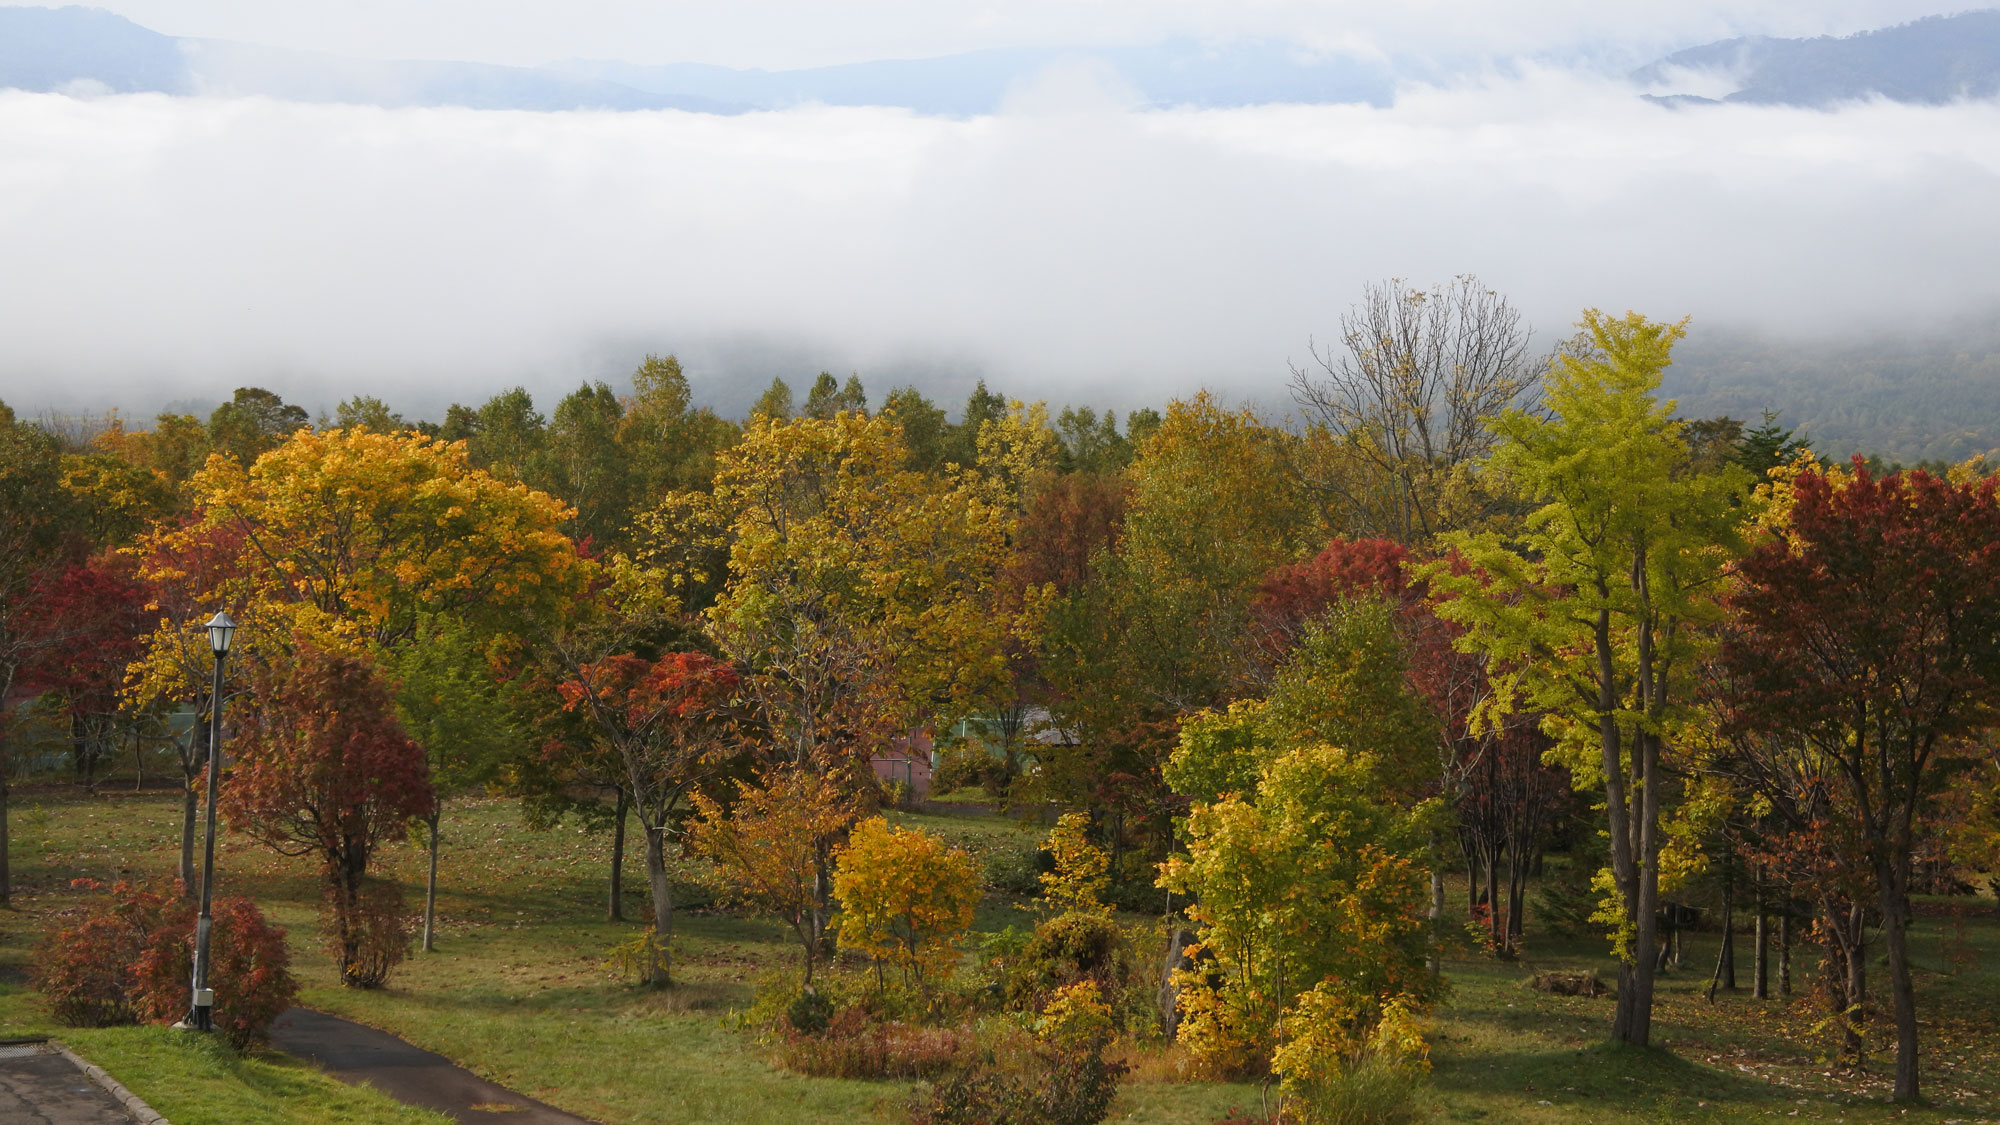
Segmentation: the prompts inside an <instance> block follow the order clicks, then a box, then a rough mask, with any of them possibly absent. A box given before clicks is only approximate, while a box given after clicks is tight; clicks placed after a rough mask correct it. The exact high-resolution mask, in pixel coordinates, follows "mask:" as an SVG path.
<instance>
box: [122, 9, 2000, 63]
mask: <svg viewBox="0 0 2000 1125" xmlns="http://www.w3.org/2000/svg"><path fill="white" fill-rule="evenodd" d="M93 6H95V7H101V8H106V9H109V10H111V11H114V12H117V13H119V14H121V15H124V16H126V17H127V18H129V19H132V20H134V21H135V22H138V23H141V24H144V25H145V26H147V27H150V28H152V29H153V30H155V31H159V32H163V33H165V34H168V35H182V36H201V37H209V38H219V39H239V40H244V41H248V42H255V43H263V44H266V45H269V46H276V47H294V48H300V49H307V50H321V51H331V52H335V53H340V54H353V55H363V56H369V57H378V58H438V59H458V60H467V61H478V62H494V63H509V64H514V65H521V66H537V65H541V64H544V63H550V62H556V61H559V60H562V59H569V58H599V59H618V60H622V61H625V62H637V63H665V62H705V63H718V64H722V65H727V66H738V67H765V68H773V69H775V68H785V67H799V66H815V65H824V64H830V63H841V62H856V61H863V60H867V59H880V58H915V57H928V56H934V55H945V54H952V53H955V52H959V51H968V50H976V49H979V48H982V47H1008V46H1044V47H1046V46H1106V45H1142V44H1147V43H1153V42H1157V41H1159V40H1161V39H1165V38H1168V37H1174V36H1190V37H1194V38H1199V39H1211V40H1229V39H1237V38H1246V37H1249V38H1270V39H1284V40H1290V41H1293V42H1297V43H1299V44H1301V45H1302V46H1305V47H1308V48H1313V47H1317V48H1321V49H1360V50H1380V51H1384V52H1388V53H1409V54H1417V55H1431V54H1453V55H1458V54H1466V53H1471V54H1481V55H1484V54H1507V55H1511V54H1523V53H1533V52H1537V51H1548V50H1569V49H1574V48H1577V47H1582V46H1590V45H1602V44H1606V43H1617V44H1621V45H1623V47H1622V50H1623V51H1626V52H1636V53H1638V54H1640V55H1644V56H1646V57H1650V56H1651V55H1656V54H1660V53H1664V51H1665V50H1672V49H1674V48H1678V47H1683V46H1689V45H1692V44H1694V43H1700V42H1706V41H1708V40H1712V39H1721V38H1727V37H1729V36H1732V35H1743V34H1768V35H1785V36H1799V35H1823V34H1847V33H1851V32H1855V31H1863V30H1867V29H1869V28H1874V27H1882V26H1885V25H1889V24H1895V23H1903V22H1907V21H1909V20H1912V19H1916V18H1918V17H1920V16H1925V15H1934V14H1939V13H1948V12H1955V11H1961V10H1963V9H1964V8H1965V6H1966V5H1965V4H1964V3H1963V2H1960V3H1951V2H1949V0H1946V2H1936V0H1929V2H1926V0H1815V2H1814V3H1811V4H1801V3H1798V2H1797V0H1621V2H1619V3H1611V4H1607V3H1604V2H1603V0H1525V2H1524V0H1514V2H1510V3H1504V4H1502V3H1494V2H1493V0H1399V2H1397V3H1383V2H1382V0H1338V2H1327V0H1004V2H1003V0H841V2H840V3H832V4H830V3H826V2H825V0H730V2H728V3H713V2H706V3H693V2H690V0H665V2H662V0H100V2H97V3H95V4H94V5H93ZM1663 49H1664V50H1663ZM1638 61H1645V58H1643V57H1642V58H1640V59H1639V60H1638Z"/></svg>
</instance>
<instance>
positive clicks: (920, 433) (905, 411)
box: [882, 387, 950, 473]
mask: <svg viewBox="0 0 2000 1125" xmlns="http://www.w3.org/2000/svg"><path fill="white" fill-rule="evenodd" d="M882 412H883V413H884V414H893V415H894V416H895V418H896V421H897V422H899V423H901V424H902V427H903V445H904V447H905V448H907V449H908V450H909V451H910V467H911V468H912V469H916V470H918V471H920V472H926V473H932V472H936V471H937V470H938V469H939V468H941V467H942V466H943V465H944V460H945V441H946V438H947V436H948V435H949V431H950V427H949V426H948V424H947V423H946V422H945V413H944V411H943V410H941V409H939V408H938V406H937V405H936V404H935V403H933V402H931V400H930V399H927V398H925V397H924V396H923V392H921V391H919V390H917V389H916V388H915V387H898V388H897V389H895V390H893V391H890V392H889V397H888V398H886V399H884V400H883V401H882Z"/></svg>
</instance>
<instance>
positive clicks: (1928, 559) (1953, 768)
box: [1721, 458, 2000, 1100]
mask: <svg viewBox="0 0 2000 1125" xmlns="http://www.w3.org/2000/svg"><path fill="white" fill-rule="evenodd" d="M1738 573H1739V575H1740V576H1741V579H1742V582H1741V586H1740V588H1739V589H1738V591H1737V592H1736V594H1735V595H1734V597H1733V598H1732V600H1731V605H1730V608H1731V610H1732V620H1731V622H1730V629H1729V635H1728V636H1727V638H1726V640H1725V642H1724V645H1723V648H1722V653H1721V662H1722V665H1723V667H1724V668H1725V669H1726V670H1727V672H1728V674H1729V677H1730V680H1731V682H1732V684H1733V685H1735V688H1736V690H1735V691H1734V692H1733V694H1732V695H1731V697H1730V699H1729V700H1728V706H1727V709H1726V719H1727V723H1728V725H1729V726H1730V728H1731V729H1733V730H1734V731H1736V732H1739V733H1742V732H1750V733H1756V734H1761V735H1763V736H1765V737H1764V738H1763V739H1762V740H1760V741H1761V744H1762V745H1764V746H1766V747H1771V748H1779V749H1783V748H1787V747H1789V748H1793V749H1794V752H1795V751H1796V749H1798V748H1804V749H1806V750H1807V751H1808V752H1809V755H1810V757H1811V758H1813V759H1815V760H1818V761H1820V762H1823V763H1824V764H1825V769H1824V771H1823V774H1822V778H1821V780H1822V781H1823V783H1824V784H1826V785H1827V786H1829V787H1831V788H1832V790H1833V793H1832V795H1831V799H1829V800H1828V801H1826V802H1824V803H1823V805H1822V806H1821V807H1822V808H1824V809H1825V810H1826V812H1827V813H1829V814H1833V815H1838V816H1840V817H1842V818H1843V819H1847V820H1848V823H1847V824H1846V825H1845V826H1844V827H1843V829H1842V830H1841V831H1839V832H1837V833H1834V832H1823V833H1821V836H1822V838H1823V839H1825V840H1828V841H1842V840H1844V841H1846V847H1848V848H1849V849H1851V861H1852V862H1853V864H1854V866H1858V867H1860V868H1862V869H1864V870H1866V871H1868V872H1869V873H1870V874H1871V875H1872V876H1873V881H1874V884H1875V886H1874V890H1875V892H1876V894H1877V896H1878V898H1879V909H1880V911H1881V915H1882V934H1883V945H1884V947H1885V952H1886V954H1887V958H1888V971H1889V980H1890V990H1891V993H1892V995H1893V998H1894V1004H1895V1018H1896V1047H1897V1051H1896V1089H1895V1093H1896V1097H1897V1099H1898V1100H1909V1099H1914V1098H1915V1097H1917V1095H1918V1067H1917V1048H1918V1041H1917V1016H1916V1000H1915V994H1914V992H1913V991H1912V988H1911V981H1910V958H1909V926H1910V907H1909V893H1910V883H1911V866H1912V857H1913V855H1914V854H1915V852H1916V850H1917V845H1918V844H1919V843H1920V842H1921V840H1920V839H1919V837H1920V835H1921V834H1922V833H1923V832H1924V830H1925V828H1924V824H1925V819H1926V815H1927V813H1928V812H1929V811H1930V810H1931V809H1932V808H1933V806H1934V805H1935V803H1936V800H1937V797H1938V795H1939V794H1940V792H1941V791H1942V790H1943V789H1944V788H1945V787H1946V786H1948V785H1951V784H1953V783H1954V781H1955V779H1958V778H1961V777H1963V776H1964V772H1965V767H1966V766H1967V765H1968V764H1969V763H1970V760H1971V758H1972V757H1973V756H1974V754H1975V753H1976V751H1975V749H1974V748H1973V747H1972V746H1971V744H1970V736H1972V735H1974V734H1975V733H1977V732H1979V731H1981V730H1983V729H1987V728H1990V727H1991V726H1992V725H1994V723H1995V721H1996V719H2000V499H1996V495H1995V482H1994V481H1993V480H1992V479H1990V478H1989V479H1985V480H1980V481H1973V482H1967V483H1964V484H1954V483H1952V482H1951V481H1948V480H1945V479H1942V478H1939V477H1936V476H1933V475H1931V474H1930V473H1927V472H1923V471H1921V470H1916V471H1911V472H1904V473H1895V474H1891V475H1888V476H1883V477H1876V476H1874V475H1872V474H1870V473H1869V472H1868V471H1867V469H1866V468H1865V467H1864V466H1863V464H1862V463H1861V461H1860V459H1859V458H1857V459H1856V461H1855V465H1854V471H1853V473H1852V475H1851V476H1847V477H1846V478H1845V479H1842V478H1839V477H1836V476H1834V475H1832V474H1828V473H1823V472H1808V473H1805V474H1803V475H1802V476H1800V477H1799V479H1798V482H1797V486H1796V499H1795V501H1794V503H1793V506H1792V509H1791V513H1790V521H1789V524H1788V525H1787V526H1786V527H1784V528H1781V529H1780V530H1779V532H1778V533H1777V534H1776V535H1775V536H1773V537H1772V538H1771V539H1769V540H1768V541H1766V542H1765V543H1763V544H1761V545H1760V546H1758V547H1757V549H1756V550H1754V551H1753V552H1752V553H1751V554H1750V555H1749V556H1748V557H1747V558H1746V559H1744V560H1743V562H1742V563H1741V564H1740V565H1739V570H1738ZM1814 827H1828V826H1814Z"/></svg>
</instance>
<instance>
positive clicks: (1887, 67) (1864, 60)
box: [1632, 10, 2000, 108]
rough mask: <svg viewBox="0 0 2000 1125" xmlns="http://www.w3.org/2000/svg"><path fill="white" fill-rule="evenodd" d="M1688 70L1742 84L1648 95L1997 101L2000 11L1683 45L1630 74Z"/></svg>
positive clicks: (1648, 81)
mask: <svg viewBox="0 0 2000 1125" xmlns="http://www.w3.org/2000/svg"><path fill="white" fill-rule="evenodd" d="M1690 71H1691V72H1697V73H1700V72H1706V73H1708V74H1711V75H1717V74H1720V75H1728V76H1731V77H1733V79H1734V81H1735V84H1736V86H1737V89H1736V90H1735V91H1734V92H1732V93H1730V94H1728V95H1726V96H1724V97H1722V98H1719V99H1718V98H1713V97H1703V96H1699V95H1695V94H1686V93H1656V94H1654V95H1651V96H1653V97H1654V98H1655V99H1656V100H1662V101H1670V102H1675V103H1681V104H1687V103H1698V102H1709V103H1714V102H1718V101H1720V102H1735V103H1739V104H1751V105H1796V106H1812V107H1817V108H1824V107H1827V106H1831V105H1835V104H1838V103H1840V102H1845V101H1854V100H1857V99H1862V98H1870V97H1881V98H1887V99H1889V100H1890V101H1897V102H1910V103H1917V104H1923V105H1941V104H1943V103H1945V102H1950V101H1956V100H1958V99H1961V98H1990V97H1993V96H1995V95H1996V94H2000V11H1995V10H1987V11H1977V12H1964V13H1961V14H1959V15H1955V16H1933V17H1930V18H1928V19H1921V20H1917V21H1916V22H1914V23H1907V24H1903V25H1901V26H1899V27H1889V28H1883V29H1881V30H1879V31H1864V32H1861V33H1860V34H1857V35H1849V36H1845V37H1841V38H1834V37H1831V36H1823V37H1820V38H1817V39H1773V38H1769V37H1766V36H1750V37H1746V38H1740V39H1724V40H1721V41H1719V42H1715V43H1707V44H1704V45H1702V46H1699V47H1690V48H1688V49H1687V50H1685V51H1676V52H1675V53H1673V54H1671V55H1668V56H1667V57H1665V58H1663V59H1660V60H1659V61H1658V62H1654V63H1651V64H1649V65H1647V66H1644V67H1641V68H1640V69H1638V70H1636V71H1634V72H1632V80H1633V81H1634V82H1636V83H1638V84H1639V85H1641V86H1646V87H1655V88H1658V87H1668V86H1671V85H1672V84H1673V83H1674V80H1675V79H1676V78H1677V77H1678V75H1679V74H1680V73H1682V72H1690Z"/></svg>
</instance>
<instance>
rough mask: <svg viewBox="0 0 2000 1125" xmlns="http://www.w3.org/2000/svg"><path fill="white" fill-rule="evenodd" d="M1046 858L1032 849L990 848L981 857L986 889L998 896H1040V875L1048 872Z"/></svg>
mask: <svg viewBox="0 0 2000 1125" xmlns="http://www.w3.org/2000/svg"><path fill="white" fill-rule="evenodd" d="M1047 855H1048V853H1047V852H1043V851H1038V850H1037V849H1035V848H1031V847H1019V846H1008V847H996V848H993V849H992V850H990V851H988V852H987V853H986V854H985V855H984V856H983V857H982V858H983V859H984V861H985V872H984V874H985V877H986V885H987V886H988V887H989V888H991V889H993V890H995V891H998V892H1000V893H1001V894H1008V895H1021V896H1023V897H1027V896H1030V895H1038V894H1040V893H1042V872H1043V871H1044V870H1048V869H1050V868H1049V867H1048V866H1047V865H1046V863H1045V857H1046V856H1047Z"/></svg>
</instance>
